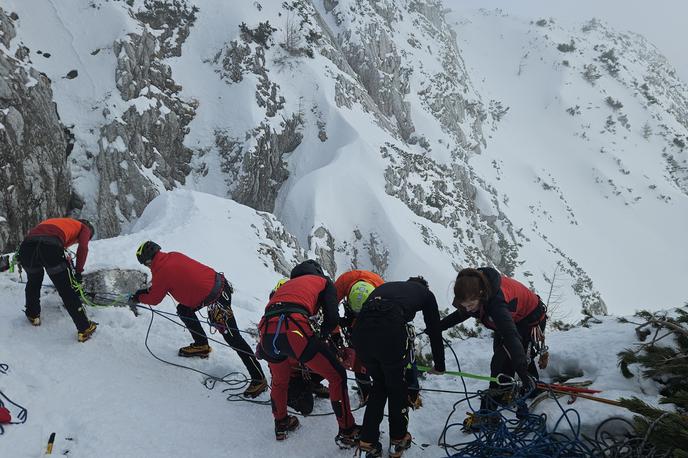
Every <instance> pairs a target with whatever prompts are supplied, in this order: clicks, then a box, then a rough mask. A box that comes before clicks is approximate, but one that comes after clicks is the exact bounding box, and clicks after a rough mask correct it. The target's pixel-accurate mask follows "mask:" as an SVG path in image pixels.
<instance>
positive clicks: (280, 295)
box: [265, 275, 327, 316]
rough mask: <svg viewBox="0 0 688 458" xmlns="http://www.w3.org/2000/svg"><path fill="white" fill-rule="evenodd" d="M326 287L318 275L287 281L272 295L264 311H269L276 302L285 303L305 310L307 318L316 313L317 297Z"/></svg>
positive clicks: (317, 307)
mask: <svg viewBox="0 0 688 458" xmlns="http://www.w3.org/2000/svg"><path fill="white" fill-rule="evenodd" d="M326 285H327V280H326V279H325V277H320V276H318V275H303V276H301V277H296V278H294V279H292V280H289V281H288V282H286V283H285V284H283V285H282V286H280V287H279V289H278V290H277V291H275V294H273V295H272V297H271V298H270V301H269V302H268V305H267V306H266V307H265V310H267V309H269V308H270V307H271V306H272V305H273V304H276V303H278V302H285V303H290V304H298V305H301V306H303V308H305V309H306V311H307V312H308V315H309V316H313V315H315V314H316V313H318V309H319V306H320V304H319V301H318V297H319V296H320V293H322V291H323V289H325V286H326Z"/></svg>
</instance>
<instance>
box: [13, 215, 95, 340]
mask: <svg viewBox="0 0 688 458" xmlns="http://www.w3.org/2000/svg"><path fill="white" fill-rule="evenodd" d="M93 233H94V230H93V226H92V225H91V223H90V222H89V221H87V220H85V219H72V218H51V219H47V220H45V221H43V222H42V223H40V224H39V225H38V226H36V227H34V228H33V229H31V230H30V231H29V233H28V234H27V235H26V237H25V238H24V241H22V243H21V245H20V246H19V262H20V263H21V266H22V267H23V268H24V270H26V275H27V280H26V289H25V292H26V309H25V310H24V314H25V315H26V318H27V319H28V320H29V322H30V323H31V324H32V325H34V326H39V325H40V324H41V318H40V316H41V285H42V284H43V270H44V269H45V271H46V272H47V273H48V276H49V277H50V280H51V281H52V282H53V285H55V289H57V292H58V293H59V295H60V297H61V298H62V302H63V303H64V306H65V308H66V309H67V312H69V316H70V317H71V318H72V321H74V324H75V325H76V329H77V340H78V341H79V342H85V341H87V340H88V339H89V338H90V337H91V335H92V334H93V333H94V332H95V330H96V326H97V323H95V322H93V321H89V319H88V318H87V317H86V312H84V307H83V305H82V304H81V298H80V297H79V294H78V293H77V292H76V291H75V290H74V288H72V281H71V279H70V277H73V279H74V281H76V282H78V283H81V273H82V272H83V271H84V265H85V264H86V257H87V256H88V242H89V241H90V240H91V239H92V238H93ZM75 243H78V244H79V248H78V249H77V251H76V271H75V272H72V266H71V264H70V263H69V262H68V261H67V259H66V258H65V253H64V252H65V249H67V248H69V247H70V246H72V245H74V244H75Z"/></svg>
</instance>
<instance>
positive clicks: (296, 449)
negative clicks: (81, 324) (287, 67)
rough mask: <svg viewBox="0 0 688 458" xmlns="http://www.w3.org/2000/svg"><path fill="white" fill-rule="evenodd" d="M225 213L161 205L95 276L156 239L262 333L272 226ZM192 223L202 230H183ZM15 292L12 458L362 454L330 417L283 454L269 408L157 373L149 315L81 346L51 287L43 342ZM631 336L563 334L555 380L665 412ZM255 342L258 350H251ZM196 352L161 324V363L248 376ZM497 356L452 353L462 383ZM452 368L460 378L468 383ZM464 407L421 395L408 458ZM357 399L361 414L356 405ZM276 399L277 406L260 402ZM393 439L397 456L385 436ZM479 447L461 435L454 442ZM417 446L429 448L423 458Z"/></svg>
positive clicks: (170, 201) (557, 344)
mask: <svg viewBox="0 0 688 458" xmlns="http://www.w3.org/2000/svg"><path fill="white" fill-rule="evenodd" d="M222 202H223V200H222V199H219V198H216V197H212V196H208V195H204V194H197V193H188V192H176V193H172V194H170V195H166V196H161V197H159V198H158V199H157V200H155V201H154V202H153V204H152V205H151V206H150V208H149V209H148V210H147V211H146V212H145V213H144V215H143V217H142V219H141V221H140V222H139V225H138V227H137V230H138V232H135V233H133V234H131V235H127V236H122V237H117V238H114V239H110V240H102V241H96V242H94V243H93V245H92V248H91V253H90V261H89V264H88V269H89V270H91V271H93V270H96V269H101V270H102V269H113V268H122V267H126V268H140V266H137V265H136V261H135V256H134V254H133V251H134V249H135V246H136V244H137V243H138V242H139V241H140V240H143V239H147V238H151V239H154V240H157V241H158V242H159V243H160V244H161V245H162V246H163V247H164V248H165V249H177V250H180V251H183V252H185V253H189V254H191V255H192V256H194V257H196V258H197V259H199V260H202V261H204V262H207V263H208V264H210V265H212V266H214V267H216V268H217V269H222V270H224V271H225V273H226V274H227V277H228V278H229V279H230V280H231V281H232V282H233V283H234V286H235V288H236V291H237V293H236V295H235V300H234V301H233V303H234V304H235V311H236V317H237V321H238V323H239V326H240V327H242V328H243V329H245V330H250V329H255V325H256V322H257V320H258V318H259V316H260V312H261V310H262V308H263V306H264V303H265V300H266V296H267V293H268V291H269V289H270V287H271V286H272V284H273V281H274V280H275V279H276V274H275V272H274V268H273V266H272V265H271V263H270V259H271V257H270V256H265V257H264V258H256V257H255V256H253V253H254V252H255V251H260V250H259V249H258V248H257V245H259V244H264V243H265V233H264V232H263V228H265V227H269V226H270V225H266V224H267V223H266V222H265V219H264V215H262V214H256V213H255V212H254V211H253V210H250V209H248V208H246V207H241V206H237V205H233V204H231V205H223V204H222ZM207 207H212V208H213V209H214V210H215V212H214V214H215V215H216V216H215V217H214V218H212V217H211V218H207V217H206V216H205V215H206V214H208V212H207V210H208V208H207ZM182 211H184V213H185V214H188V215H190V216H189V217H188V218H186V219H182V218H179V217H178V214H179V213H180V212H182ZM210 213H212V212H210ZM153 217H155V218H153ZM153 219H154V220H155V222H153ZM243 225H249V226H251V225H253V226H255V231H256V232H255V233H252V234H246V233H243V232H241V231H236V230H234V229H235V228H237V227H240V226H243ZM208 227H211V228H214V229H212V230H211V231H209V233H208V235H207V236H206V237H192V236H189V235H188V234H189V233H194V232H195V231H198V230H199V229H200V228H208ZM272 227H273V229H275V228H278V227H279V226H278V225H273V226H272ZM189 230H191V232H188V231H189ZM277 230H279V229H277ZM272 248H273V249H276V250H278V252H280V253H282V254H284V256H285V258H286V259H287V260H288V261H289V262H295V259H294V256H297V253H296V252H295V251H293V250H292V249H291V248H290V246H289V245H288V244H287V243H283V244H281V245H280V244H279V243H277V244H275V245H272ZM17 279H18V278H17V276H16V274H8V273H3V274H0V301H1V302H2V303H3V304H4V306H3V307H2V308H0V363H5V364H8V365H9V367H10V370H9V371H8V373H7V374H6V375H3V374H0V389H2V391H3V393H4V394H5V395H7V396H8V397H10V398H11V399H12V400H14V401H15V402H17V403H19V404H21V405H23V406H24V407H25V408H27V409H28V420H27V422H26V423H25V424H23V425H10V426H7V427H6V428H5V434H4V435H2V436H0V456H3V457H13V458H24V457H27V458H29V457H38V456H43V453H44V450H45V445H46V442H47V439H48V437H49V435H50V433H52V432H55V433H56V437H57V439H56V441H55V449H54V451H53V454H55V455H62V454H64V453H65V452H67V451H69V453H68V456H76V457H93V456H98V457H104V458H105V457H118V458H129V457H132V458H133V457H141V456H146V457H151V458H153V457H156V458H157V457H169V456H215V455H234V454H239V455H241V456H255V457H262V456H302V457H332V456H341V457H345V456H350V455H351V451H340V450H339V449H338V448H337V446H336V445H335V443H334V441H333V437H334V435H335V433H336V422H335V420H334V419H333V418H332V417H329V416H326V417H310V418H303V419H302V427H301V428H300V429H299V430H298V431H297V432H296V433H294V434H292V435H291V436H290V437H289V439H288V440H286V441H285V442H283V443H278V442H276V441H275V440H274V433H273V420H272V415H271V412H270V407H269V406H267V405H257V404H251V403H246V402H227V401H226V399H225V398H226V394H224V393H222V392H221V389H224V388H225V386H223V385H222V384H218V386H217V387H216V388H215V389H214V390H212V391H209V390H207V389H206V388H205V387H204V386H203V384H202V381H203V376H202V375H200V374H197V373H194V372H191V371H188V370H185V369H182V368H177V367H172V366H169V365H165V364H163V363H161V362H159V361H157V360H155V359H153V357H152V356H151V355H150V354H149V353H148V351H147V350H146V347H145V345H144V340H145V337H146V333H147V331H148V327H149V324H150V318H151V316H150V314H149V312H145V311H144V312H143V313H142V315H141V316H139V317H138V318H136V317H134V315H133V314H132V313H131V312H130V311H129V310H128V309H126V308H95V309H94V308H88V310H87V312H88V314H89V316H90V317H91V318H92V319H94V320H96V321H98V322H99V323H100V325H99V327H98V331H97V332H96V334H95V335H94V336H93V338H92V339H91V340H90V341H88V342H86V343H84V344H79V343H77V342H76V339H75V330H74V326H73V324H72V322H71V320H70V318H69V316H68V315H67V313H66V312H65V311H64V309H63V308H62V307H61V305H60V303H61V302H60V299H59V297H58V296H57V294H56V293H55V292H54V291H52V290H51V289H49V288H48V287H46V288H45V289H44V294H43V295H42V306H43V311H42V318H43V323H42V325H41V326H40V327H37V328H36V327H32V326H30V325H29V323H28V322H27V321H26V320H25V318H24V316H23V314H22V312H21V307H22V304H23V301H24V299H23V285H22V284H19V283H17V282H16V281H17ZM46 282H47V280H46ZM157 309H158V310H161V311H165V312H169V313H174V310H175V304H174V303H173V302H172V301H171V300H169V299H166V300H165V301H163V303H162V304H161V305H160V306H158V307H157ZM633 328H634V325H632V324H620V323H617V322H616V320H615V319H614V318H605V319H603V323H602V324H599V325H592V326H591V327H590V328H578V329H573V330H571V331H568V332H552V333H551V334H550V336H549V342H548V343H549V346H550V348H551V358H550V368H549V370H548V372H547V373H545V378H546V377H548V376H549V375H550V374H561V373H576V372H578V371H581V372H582V373H583V376H582V378H583V379H589V380H592V381H593V382H594V387H595V388H598V389H602V390H604V396H606V397H608V398H617V397H618V396H622V395H625V396H628V395H637V396H639V397H641V398H642V399H645V400H647V401H648V402H653V399H655V398H656V395H657V387H656V386H655V385H654V384H653V383H651V382H647V381H640V380H636V379H631V380H627V379H624V378H623V377H622V376H621V375H620V373H619V372H618V369H617V368H616V353H617V352H618V351H620V350H622V349H623V348H625V347H627V346H629V345H630V344H631V343H632V342H633V340H634V338H635V334H634V331H633ZM211 337H212V336H211ZM247 338H248V340H249V342H250V343H251V344H252V345H253V344H255V340H254V339H253V338H252V337H247ZM187 342H188V335H187V333H186V331H185V330H183V329H182V328H180V327H178V326H175V325H173V324H172V323H170V322H169V321H166V320H164V319H162V318H161V317H159V316H156V317H155V318H153V322H152V325H151V327H150V337H149V339H148V344H149V346H150V348H151V350H152V351H153V352H154V353H155V354H156V355H157V356H158V357H160V358H163V359H165V360H168V361H171V362H174V363H180V364H187V365H189V366H192V367H194V368H196V369H199V370H202V371H205V372H207V373H211V374H214V375H217V376H222V375H224V374H226V373H229V372H232V371H240V370H242V366H241V362H240V361H239V359H238V358H237V357H236V355H235V354H234V353H233V352H231V351H230V350H229V349H228V348H226V347H223V346H222V345H220V344H219V343H216V344H213V345H214V347H215V351H214V352H213V353H212V355H211V357H210V358H209V359H208V360H205V361H189V360H186V359H183V360H182V359H179V358H178V357H177V356H176V352H177V348H179V347H180V346H182V345H184V344H186V343H187ZM582 342H585V345H581V343H582ZM491 346H492V342H491V338H490V337H489V336H487V335H486V336H484V337H482V338H476V339H470V340H467V341H460V342H458V343H456V344H454V350H455V351H456V353H457V354H458V355H459V357H460V358H461V361H460V362H461V365H462V369H463V370H465V371H469V372H473V373H485V372H486V371H487V370H488V369H487V368H488V367H489V358H490V354H491V350H490V349H491ZM450 355H451V354H450V353H448V359H447V363H448V364H447V366H448V369H456V367H455V366H456V364H455V363H454V362H453V360H452V359H451V356H450ZM467 383H468V390H469V391H472V390H475V389H479V388H482V387H483V382H476V381H471V380H467ZM422 386H423V387H424V388H432V389H442V390H460V389H461V384H460V381H459V380H458V379H456V378H454V377H450V376H442V377H432V376H431V377H429V378H428V379H427V380H425V381H423V382H422ZM641 392H642V393H641ZM460 397H461V396H460V395H458V394H449V393H439V392H426V393H424V394H423V400H424V407H423V408H422V409H421V410H419V411H415V412H413V413H412V414H411V426H410V428H411V431H412V433H413V434H414V437H415V442H416V444H417V445H416V446H414V447H413V448H412V449H411V450H409V452H408V456H410V457H414V456H439V455H441V454H442V453H443V452H442V450H441V449H440V448H438V447H437V446H436V445H434V444H436V442H437V438H438V436H439V434H440V432H441V429H442V427H443V424H444V419H445V417H446V416H447V415H448V414H449V412H450V411H451V405H452V404H453V403H454V402H456V401H457V400H459V399H460ZM351 398H352V400H353V403H354V405H356V399H357V398H356V395H355V394H354V393H353V392H352V393H351ZM266 399H267V395H266V394H264V395H262V396H261V398H260V400H266ZM574 407H575V408H577V409H578V410H579V412H580V413H581V416H582V419H583V424H584V427H592V426H594V425H596V424H597V423H598V422H599V421H600V420H602V419H603V418H606V417H607V416H610V415H622V416H628V415H629V414H628V413H626V412H625V411H623V410H620V409H615V408H613V407H609V406H603V405H602V404H596V403H593V402H587V401H585V400H582V399H581V400H578V401H577V402H576V404H574ZM538 409H539V410H538V411H546V412H547V413H548V415H550V418H552V419H556V418H558V416H559V413H558V412H557V407H556V406H555V405H554V404H553V403H549V402H544V403H542V404H540V406H539V407H538ZM329 411H330V405H329V402H327V401H326V400H319V401H317V402H316V412H317V413H327V412H329ZM13 413H14V414H16V411H14V410H13ZM362 414H363V411H362V410H361V411H357V412H356V413H355V417H356V418H357V420H358V421H359V422H360V421H362ZM459 415H463V412H459ZM382 430H383V438H382V439H383V441H384V442H386V441H387V440H388V436H387V431H388V430H387V425H386V423H383V425H382ZM455 431H456V430H455ZM468 438H469V437H468V436H462V435H461V434H459V433H457V432H455V436H451V437H449V438H448V439H449V440H451V441H454V440H456V441H458V440H466V439H468ZM418 444H423V445H422V448H421V446H420V445H418ZM426 444H429V445H426Z"/></svg>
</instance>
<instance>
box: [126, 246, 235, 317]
mask: <svg viewBox="0 0 688 458" xmlns="http://www.w3.org/2000/svg"><path fill="white" fill-rule="evenodd" d="M150 269H151V273H152V275H153V279H152V284H151V287H150V288H149V289H148V292H147V293H143V294H141V295H140V296H139V297H138V300H139V302H141V303H143V304H148V305H157V304H159V303H160V302H161V301H162V300H163V299H164V297H165V295H166V294H167V293H169V294H171V295H172V297H173V298H174V299H175V300H176V301H177V302H179V304H180V305H184V306H186V307H189V308H192V309H194V310H195V309H197V308H199V307H201V306H203V305H204V304H205V303H206V302H208V301H212V299H213V298H212V297H211V296H213V292H214V291H217V294H216V295H219V293H220V292H221V291H220V289H221V287H222V285H223V284H224V278H223V277H222V275H221V274H218V273H217V272H215V270H213V269H212V268H210V267H208V266H206V265H205V264H201V263H200V262H198V261H196V260H194V259H191V258H190V257H188V256H186V255H184V254H182V253H177V252H175V251H171V252H169V253H165V252H162V251H158V252H157V253H156V254H155V257H154V258H153V262H152V263H151V266H150Z"/></svg>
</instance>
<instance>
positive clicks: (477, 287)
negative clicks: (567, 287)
mask: <svg viewBox="0 0 688 458" xmlns="http://www.w3.org/2000/svg"><path fill="white" fill-rule="evenodd" d="M452 305H453V306H454V307H456V309H457V310H456V311H455V312H454V313H452V314H450V315H449V316H447V317H446V318H444V319H443V320H442V322H441V328H442V330H443V331H444V330H446V329H448V328H450V327H452V326H455V325H456V324H458V323H461V322H463V321H465V320H467V319H468V318H471V317H473V318H476V319H478V320H480V321H481V322H482V323H483V324H484V325H485V326H486V327H488V328H489V329H492V330H494V331H495V337H494V343H493V350H494V354H493V356H492V361H491V363H490V375H491V376H492V377H497V376H498V375H500V374H504V375H507V376H513V375H514V373H516V374H518V376H519V378H520V379H521V381H522V383H523V391H524V392H530V391H532V389H533V388H534V384H535V380H536V379H537V378H538V373H537V369H536V368H535V363H534V362H533V361H532V356H534V355H533V354H531V355H530V358H527V357H526V351H527V349H528V348H529V346H530V344H531V342H532V341H533V335H534V334H535V335H536V336H540V338H541V339H542V341H544V334H543V332H544V329H545V321H546V318H547V317H546V307H545V305H544V304H543V303H542V301H541V300H540V297H539V296H538V295H537V294H535V293H534V292H532V291H531V290H530V289H528V288H527V287H526V286H525V285H523V284H522V283H520V282H518V281H516V280H514V279H512V278H509V277H507V276H504V275H501V274H500V273H499V272H498V271H497V270H495V269H493V268H491V267H481V268H478V269H463V270H461V271H460V272H459V273H458V275H457V277H456V282H455V283H454V300H453V302H452ZM529 359H531V361H530V362H529ZM497 387H498V385H497V384H496V383H495V382H490V388H497ZM490 407H493V406H492V405H491V403H490V402H489V400H488V399H487V398H484V399H483V402H482V405H481V408H490Z"/></svg>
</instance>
